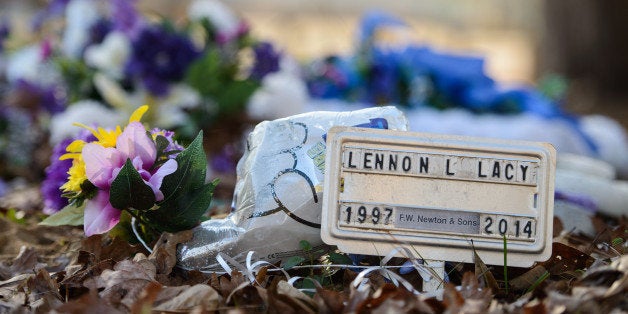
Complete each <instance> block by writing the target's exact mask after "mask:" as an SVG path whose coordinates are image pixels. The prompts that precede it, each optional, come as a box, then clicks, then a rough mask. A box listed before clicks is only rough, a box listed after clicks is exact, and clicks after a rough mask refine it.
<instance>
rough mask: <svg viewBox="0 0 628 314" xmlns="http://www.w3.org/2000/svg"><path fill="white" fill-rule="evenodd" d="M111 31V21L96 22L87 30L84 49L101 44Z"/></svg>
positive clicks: (101, 20)
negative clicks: (87, 38)
mask: <svg viewBox="0 0 628 314" xmlns="http://www.w3.org/2000/svg"><path fill="white" fill-rule="evenodd" d="M112 29H113V23H112V22H111V21H109V20H106V19H100V20H98V21H96V23H94V24H93V25H92V26H91V27H90V28H89V41H88V43H87V45H85V47H86V48H87V47H89V46H91V45H96V44H100V43H102V42H103V40H105V37H107V34H109V32H111V30H112Z"/></svg>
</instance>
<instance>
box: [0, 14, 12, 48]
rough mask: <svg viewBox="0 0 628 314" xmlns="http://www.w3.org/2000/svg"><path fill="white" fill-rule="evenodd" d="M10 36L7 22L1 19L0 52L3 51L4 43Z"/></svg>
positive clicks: (9, 27)
mask: <svg viewBox="0 0 628 314" xmlns="http://www.w3.org/2000/svg"><path fill="white" fill-rule="evenodd" d="M10 34H11V26H10V25H9V21H8V20H7V19H5V18H3V19H2V20H1V21H0V52H2V51H3V50H4V41H5V40H6V39H7V38H9V35H10Z"/></svg>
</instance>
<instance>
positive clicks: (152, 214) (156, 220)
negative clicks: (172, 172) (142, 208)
mask: <svg viewBox="0 0 628 314" xmlns="http://www.w3.org/2000/svg"><path fill="white" fill-rule="evenodd" d="M216 183H217V181H214V182H211V183H207V184H205V185H204V186H203V187H202V188H200V189H196V190H193V191H192V192H190V193H183V195H181V196H180V197H177V198H172V199H171V200H172V201H171V202H169V203H165V204H162V205H161V206H159V208H158V209H156V210H151V211H148V212H146V213H145V214H144V217H146V218H147V219H148V221H150V222H151V223H152V224H154V225H157V226H158V227H159V228H160V229H161V230H162V231H166V232H178V231H183V230H188V229H191V228H193V227H194V226H196V225H197V224H198V223H199V222H200V220H201V216H203V214H204V213H205V212H206V211H207V209H209V205H210V204H211V201H212V197H213V192H214V189H215V187H216ZM172 204H178V206H176V207H174V208H172V207H171V206H173V205H172Z"/></svg>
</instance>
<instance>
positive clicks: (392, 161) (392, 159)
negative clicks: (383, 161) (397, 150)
mask: <svg viewBox="0 0 628 314" xmlns="http://www.w3.org/2000/svg"><path fill="white" fill-rule="evenodd" d="M398 158H399V156H398V155H390V156H389V157H388V170H395V171H397V159H398Z"/></svg>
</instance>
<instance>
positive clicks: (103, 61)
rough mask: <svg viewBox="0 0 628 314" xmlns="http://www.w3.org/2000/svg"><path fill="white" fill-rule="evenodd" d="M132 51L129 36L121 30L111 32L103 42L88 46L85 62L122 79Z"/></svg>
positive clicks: (115, 77)
mask: <svg viewBox="0 0 628 314" xmlns="http://www.w3.org/2000/svg"><path fill="white" fill-rule="evenodd" d="M130 52H131V43H130V42H129V38H128V37H126V36H125V35H124V34H122V33H121V32H111V33H109V34H108V35H107V36H106V37H105V39H104V40H103V42H102V43H101V44H99V45H92V46H89V47H87V49H86V50H85V63H87V65H89V66H92V67H94V68H96V69H98V70H99V71H101V72H102V73H104V74H106V75H108V76H110V77H112V78H114V79H122V77H123V74H124V66H125V64H126V62H127V60H128V58H129V54H130Z"/></svg>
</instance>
